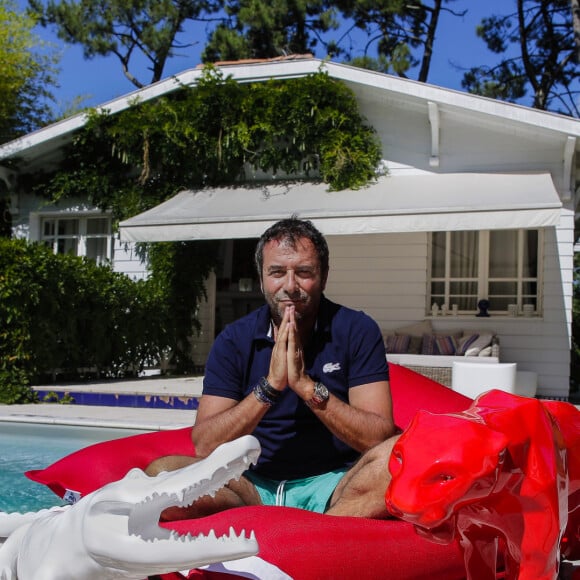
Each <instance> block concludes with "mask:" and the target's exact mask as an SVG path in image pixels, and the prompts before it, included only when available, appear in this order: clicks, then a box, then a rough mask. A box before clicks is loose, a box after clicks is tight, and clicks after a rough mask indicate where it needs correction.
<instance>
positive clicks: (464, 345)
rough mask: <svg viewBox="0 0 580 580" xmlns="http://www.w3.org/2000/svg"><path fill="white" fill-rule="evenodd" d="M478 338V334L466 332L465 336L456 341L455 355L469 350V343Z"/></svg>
mask: <svg viewBox="0 0 580 580" xmlns="http://www.w3.org/2000/svg"><path fill="white" fill-rule="evenodd" d="M478 338H479V334H468V335H467V336H463V337H461V338H460V339H459V340H458V341H457V350H456V351H455V354H456V355H459V356H463V355H465V353H466V352H467V351H468V350H469V348H470V347H471V345H472V344H473V343H474V342H475V341H476V340H477V339H478Z"/></svg>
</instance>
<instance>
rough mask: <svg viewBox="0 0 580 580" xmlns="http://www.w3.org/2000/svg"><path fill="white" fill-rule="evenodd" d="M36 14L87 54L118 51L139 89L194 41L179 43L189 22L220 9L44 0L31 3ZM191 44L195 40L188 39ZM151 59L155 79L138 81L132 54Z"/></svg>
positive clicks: (184, 1) (120, 0)
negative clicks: (177, 38) (178, 36)
mask: <svg viewBox="0 0 580 580" xmlns="http://www.w3.org/2000/svg"><path fill="white" fill-rule="evenodd" d="M29 5H30V9H31V12H32V13H33V14H34V15H35V16H36V17H37V18H38V19H39V20H40V22H41V24H42V25H44V26H48V25H53V26H55V28H56V31H57V34H58V37H59V38H60V39H61V40H64V41H65V42H68V43H71V44H79V45H81V46H82V47H83V51H84V55H85V58H87V59H91V58H94V57H95V56H107V55H114V56H116V57H117V58H118V59H119V63H120V64H121V67H122V70H123V72H124V74H125V76H126V77H127V78H128V79H129V81H130V82H132V83H133V84H134V85H135V86H136V87H138V88H140V87H143V86H146V85H147V84H150V83H154V82H156V81H158V80H160V79H161V78H162V76H163V69H164V67H165V64H166V62H167V59H168V58H170V57H171V56H174V55H175V52H176V50H183V49H184V48H187V47H189V46H190V44H181V43H179V42H177V40H176V36H177V35H178V33H181V32H183V26H184V23H185V22H186V21H188V20H196V19H198V18H200V17H201V16H207V15H209V14H211V13H213V12H215V11H216V10H217V9H218V8H219V7H220V3H219V2H214V1H213V0H141V1H139V2H134V1H133V0H101V1H99V2H95V1H94V0H79V1H78V2H69V1H68V0H62V1H55V0H49V1H48V2H46V4H44V2H43V1H42V0H30V1H29ZM188 42H190V43H191V41H188ZM136 55H139V56H140V57H141V59H142V60H143V61H144V62H145V63H146V67H144V70H146V71H147V74H151V78H150V79H144V78H141V79H139V75H137V74H136V73H135V69H134V67H133V61H132V59H133V57H135V56H136Z"/></svg>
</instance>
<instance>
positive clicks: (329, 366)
mask: <svg viewBox="0 0 580 580" xmlns="http://www.w3.org/2000/svg"><path fill="white" fill-rule="evenodd" d="M339 370H340V363H338V362H334V363H332V362H329V363H326V364H325V365H324V366H323V367H322V372H323V373H326V374H328V373H333V372H334V371H339Z"/></svg>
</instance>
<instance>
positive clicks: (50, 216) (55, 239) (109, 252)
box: [35, 211, 114, 265]
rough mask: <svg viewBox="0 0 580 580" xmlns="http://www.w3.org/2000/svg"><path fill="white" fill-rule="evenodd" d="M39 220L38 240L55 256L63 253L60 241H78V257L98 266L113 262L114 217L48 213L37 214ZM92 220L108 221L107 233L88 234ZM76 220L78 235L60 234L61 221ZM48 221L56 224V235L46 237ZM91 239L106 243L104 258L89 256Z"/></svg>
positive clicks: (105, 213)
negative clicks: (60, 248) (89, 260)
mask: <svg viewBox="0 0 580 580" xmlns="http://www.w3.org/2000/svg"><path fill="white" fill-rule="evenodd" d="M35 217H36V220H37V235H36V236H35V237H36V239H37V240H38V241H39V242H40V243H46V245H47V246H49V247H51V248H52V251H53V252H54V253H55V254H58V253H63V252H59V241H60V240H76V241H77V245H76V253H75V255H76V256H79V257H87V258H89V259H93V260H94V261H95V262H96V263H97V264H99V265H100V264H104V263H110V262H112V260H113V248H114V245H113V222H112V216H111V214H110V213H107V212H101V211H99V212H82V213H79V212H71V213H68V212H67V213H64V212H47V213H38V214H36V216H35ZM91 219H106V220H107V228H106V230H107V231H106V232H105V233H97V234H88V233H87V232H88V223H89V220H91ZM72 220H76V221H77V223H78V232H77V233H76V234H63V235H59V233H58V224H59V222H60V221H72ZM48 221H52V222H54V234H50V235H45V233H44V226H45V223H47V222H48ZM89 239H102V240H105V242H106V249H105V253H104V255H102V256H97V258H96V259H95V258H93V257H91V256H87V247H88V244H87V242H88V240H89Z"/></svg>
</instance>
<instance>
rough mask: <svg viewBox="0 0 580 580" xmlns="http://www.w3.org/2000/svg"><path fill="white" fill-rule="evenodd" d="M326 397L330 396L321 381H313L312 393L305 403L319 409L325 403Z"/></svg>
mask: <svg viewBox="0 0 580 580" xmlns="http://www.w3.org/2000/svg"><path fill="white" fill-rule="evenodd" d="M328 397H330V393H329V392H328V389H327V388H326V387H325V386H324V385H323V384H322V383H315V385H314V394H313V395H312V398H311V399H310V400H308V401H306V404H307V405H308V406H309V407H311V408H316V409H320V408H321V407H324V405H326V401H328Z"/></svg>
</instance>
